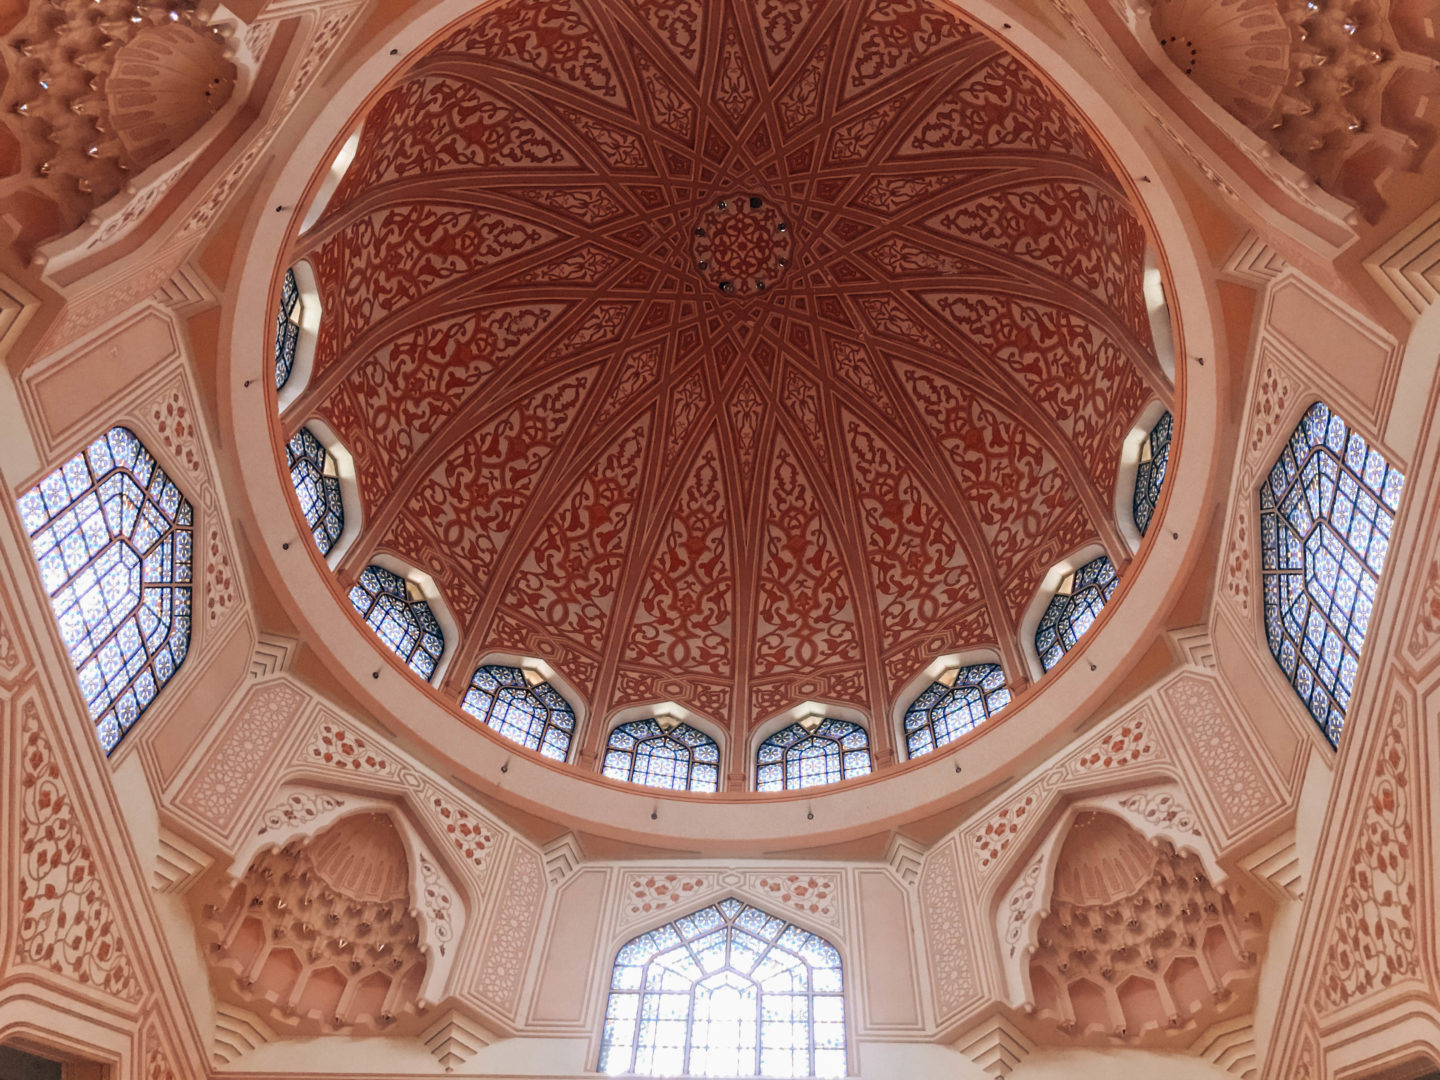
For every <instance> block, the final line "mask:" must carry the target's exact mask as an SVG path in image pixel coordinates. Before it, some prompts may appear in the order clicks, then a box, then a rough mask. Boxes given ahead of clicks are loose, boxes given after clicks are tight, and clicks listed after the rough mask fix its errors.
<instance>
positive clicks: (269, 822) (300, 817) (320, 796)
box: [258, 791, 345, 836]
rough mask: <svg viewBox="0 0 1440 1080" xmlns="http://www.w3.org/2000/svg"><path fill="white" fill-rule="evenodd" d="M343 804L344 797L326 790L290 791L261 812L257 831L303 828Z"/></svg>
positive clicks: (267, 831)
mask: <svg viewBox="0 0 1440 1080" xmlns="http://www.w3.org/2000/svg"><path fill="white" fill-rule="evenodd" d="M344 806H345V800H344V799H342V798H341V797H340V796H338V795H335V794H332V793H331V792H328V791H291V792H289V793H288V794H286V795H285V797H284V798H282V799H281V800H280V801H279V802H278V803H276V804H275V805H274V806H271V807H270V808H269V809H267V810H265V811H264V812H263V813H261V815H260V828H259V830H258V833H259V835H260V836H264V835H265V834H267V833H272V832H288V831H290V830H293V829H303V828H306V827H307V826H309V825H313V824H314V823H315V822H316V821H317V820H318V819H319V818H321V817H324V816H326V815H328V814H331V813H334V812H335V811H336V810H340V809H343V808H344Z"/></svg>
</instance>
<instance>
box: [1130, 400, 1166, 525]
mask: <svg viewBox="0 0 1440 1080" xmlns="http://www.w3.org/2000/svg"><path fill="white" fill-rule="evenodd" d="M1174 432H1175V418H1174V417H1173V416H1171V415H1170V414H1169V413H1168V412H1167V413H1166V414H1165V415H1164V416H1162V417H1160V419H1159V420H1156V421H1155V426H1154V427H1152V428H1151V429H1150V434H1149V435H1147V436H1145V441H1144V442H1143V443H1141V444H1140V464H1139V466H1137V467H1136V469H1135V497H1134V499H1133V500H1132V502H1131V510H1132V512H1133V513H1134V516H1135V528H1136V529H1138V530H1139V531H1140V535H1141V536H1144V535H1145V532H1146V530H1147V529H1149V528H1150V521H1151V519H1152V518H1153V517H1154V516H1155V507H1156V506H1157V505H1159V503H1160V488H1161V485H1163V484H1164V483H1165V469H1166V467H1167V466H1168V465H1169V464H1170V436H1171V435H1173V434H1174Z"/></svg>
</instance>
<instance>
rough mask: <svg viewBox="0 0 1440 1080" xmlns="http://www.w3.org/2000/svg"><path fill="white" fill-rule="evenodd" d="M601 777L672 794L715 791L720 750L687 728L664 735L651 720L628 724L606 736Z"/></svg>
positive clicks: (710, 739)
mask: <svg viewBox="0 0 1440 1080" xmlns="http://www.w3.org/2000/svg"><path fill="white" fill-rule="evenodd" d="M604 771H605V775H606V776H608V777H610V779H612V780H626V781H629V782H630V783H632V784H644V785H646V786H648V787H662V788H670V789H671V790H674V791H718V790H719V787H720V748H719V747H718V746H716V745H715V740H714V739H712V738H710V736H709V735H706V734H705V733H704V732H703V731H697V730H696V729H695V728H693V727H691V726H690V725H689V724H676V725H675V726H674V727H672V728H670V729H669V730H668V731H667V730H666V729H665V728H663V727H661V726H660V724H659V722H658V721H655V720H632V721H631V722H629V723H626V724H620V725H618V726H617V727H615V728H613V729H612V730H611V732H610V741H609V743H608V744H607V745H606V747H605V768H604Z"/></svg>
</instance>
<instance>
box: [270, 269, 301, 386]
mask: <svg viewBox="0 0 1440 1080" xmlns="http://www.w3.org/2000/svg"><path fill="white" fill-rule="evenodd" d="M299 343H300V285H299V283H298V282H297V281H296V280H295V271H294V270H286V271H285V281H284V283H283V284H282V285H281V286H280V306H279V310H278V311H277V313H276V315H275V389H276V390H279V389H281V388H282V387H283V386H284V385H285V384H286V383H287V382H289V381H290V375H291V373H292V372H293V371H294V370H295V349H296V346H298V345H299Z"/></svg>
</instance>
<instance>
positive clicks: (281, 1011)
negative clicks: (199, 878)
mask: <svg viewBox="0 0 1440 1080" xmlns="http://www.w3.org/2000/svg"><path fill="white" fill-rule="evenodd" d="M411 877H412V875H411V872H410V865H409V859H408V858H407V856H406V851H405V845H404V843H403V841H402V840H401V837H400V834H399V832H398V830H397V829H396V827H395V823H394V822H393V821H392V820H391V819H390V817H389V816H388V815H386V814H381V813H361V814H354V815H351V816H349V817H345V818H342V819H341V820H339V821H337V822H335V823H334V824H332V825H330V826H329V827H327V828H325V829H323V830H322V831H320V832H319V833H317V834H316V835H315V836H314V837H311V838H308V839H292V840H290V841H289V842H288V843H285V844H284V845H282V846H280V847H278V848H270V849H267V850H265V851H261V852H259V853H258V854H256V855H255V857H254V858H253V859H252V860H251V862H250V865H249V867H248V868H247V869H246V871H245V874H244V876H243V877H242V878H241V879H240V881H239V882H238V883H237V884H235V885H234V886H233V887H232V888H231V889H230V891H229V894H228V896H227V897H226V898H225V899H224V900H223V901H221V902H220V903H218V904H206V905H204V907H203V909H202V912H201V936H202V940H205V941H206V942H207V944H208V946H209V952H208V959H209V962H210V968H211V982H212V984H213V986H214V989H215V993H216V996H217V997H218V998H221V999H224V1000H228V1001H231V1002H233V1003H234V1004H237V1005H240V1006H242V1007H243V1008H246V1009H249V1010H251V1011H253V1012H255V1013H257V1014H258V1015H260V1016H261V1017H262V1018H263V1019H265V1020H266V1021H267V1022H268V1023H270V1024H271V1025H272V1026H273V1027H274V1028H275V1029H276V1031H277V1032H280V1033H284V1034H287V1035H327V1034H349V1035H364V1034H378V1033H381V1032H384V1033H386V1034H392V1033H410V1032H412V1031H418V1030H419V1029H420V1027H422V1026H423V1023H424V1021H422V1020H421V1019H420V1015H421V1013H422V1012H423V1009H422V1007H421V990H422V987H423V986H424V984H425V975H426V966H427V957H426V952H425V949H424V947H423V946H422V943H421V929H420V926H419V924H418V922H417V921H416V917H415V914H414V904H413V903H412V898H411V896H410V882H411Z"/></svg>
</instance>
